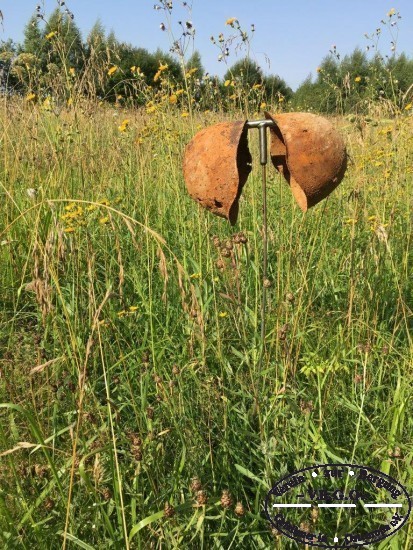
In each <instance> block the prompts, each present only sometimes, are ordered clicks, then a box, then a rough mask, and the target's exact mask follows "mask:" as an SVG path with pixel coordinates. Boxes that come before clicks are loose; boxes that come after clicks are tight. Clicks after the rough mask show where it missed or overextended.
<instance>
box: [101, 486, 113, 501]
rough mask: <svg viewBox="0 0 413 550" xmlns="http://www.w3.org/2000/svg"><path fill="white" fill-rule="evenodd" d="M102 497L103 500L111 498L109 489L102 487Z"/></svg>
mask: <svg viewBox="0 0 413 550" xmlns="http://www.w3.org/2000/svg"><path fill="white" fill-rule="evenodd" d="M102 497H103V499H104V500H110V499H111V498H112V491H111V490H110V489H109V487H103V489H102Z"/></svg>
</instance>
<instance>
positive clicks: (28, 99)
mask: <svg viewBox="0 0 413 550" xmlns="http://www.w3.org/2000/svg"><path fill="white" fill-rule="evenodd" d="M34 99H36V94H34V93H30V94H27V96H26V101H33V100H34Z"/></svg>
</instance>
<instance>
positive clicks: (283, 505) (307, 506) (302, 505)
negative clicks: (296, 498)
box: [272, 504, 311, 508]
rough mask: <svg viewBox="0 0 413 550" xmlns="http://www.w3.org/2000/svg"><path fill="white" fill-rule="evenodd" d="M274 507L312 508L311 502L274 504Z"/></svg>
mask: <svg viewBox="0 0 413 550" xmlns="http://www.w3.org/2000/svg"><path fill="white" fill-rule="evenodd" d="M272 507H273V508H311V504H273V505H272Z"/></svg>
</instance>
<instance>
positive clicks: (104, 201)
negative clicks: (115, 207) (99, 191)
mask: <svg viewBox="0 0 413 550" xmlns="http://www.w3.org/2000/svg"><path fill="white" fill-rule="evenodd" d="M99 204H103V206H110V202H109V201H108V199H102V200H101V201H99Z"/></svg>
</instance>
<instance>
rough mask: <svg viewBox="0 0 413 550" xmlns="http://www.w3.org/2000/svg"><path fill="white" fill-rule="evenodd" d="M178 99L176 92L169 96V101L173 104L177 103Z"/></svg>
mask: <svg viewBox="0 0 413 550" xmlns="http://www.w3.org/2000/svg"><path fill="white" fill-rule="evenodd" d="M177 101H178V98H177V96H176V94H172V95H171V96H169V103H170V104H171V105H175V104H176V102H177Z"/></svg>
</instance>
